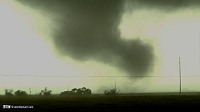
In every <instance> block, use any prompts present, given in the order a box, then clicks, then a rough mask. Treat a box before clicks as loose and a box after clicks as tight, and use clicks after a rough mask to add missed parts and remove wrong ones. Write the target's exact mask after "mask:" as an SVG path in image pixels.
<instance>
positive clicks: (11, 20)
mask: <svg viewBox="0 0 200 112" xmlns="http://www.w3.org/2000/svg"><path fill="white" fill-rule="evenodd" d="M199 5H200V2H199V1H198V0H171V1H170V0H162V1H160V0H151V1H148V0H84V1H82V0H76V1H74V0H56V1H55V0H42V1H41V0H1V1H0V52H1V55H0V77H1V78H0V80H1V81H0V85H1V86H0V93H1V94H3V93H4V89H14V91H15V90H18V89H21V90H25V91H27V92H28V91H29V90H31V91H32V93H36V94H37V93H39V92H40V90H42V89H44V88H45V87H48V89H51V90H52V91H53V93H55V94H57V93H60V92H62V91H65V90H70V89H72V88H75V87H76V88H80V87H83V86H84V87H87V88H90V89H91V90H92V92H93V93H103V91H104V90H106V89H110V88H113V87H114V84H115V83H116V84H117V88H118V89H119V91H120V92H121V93H129V92H178V91H179V57H180V60H181V61H180V62H181V75H182V90H183V91H192V92H194V91H199V90H200V88H199V87H198V85H199V82H200V69H199V67H200V32H199V30H200V14H199V13H198V12H199V11H200V8H199Z"/></svg>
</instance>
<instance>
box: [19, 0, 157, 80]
mask: <svg viewBox="0 0 200 112" xmlns="http://www.w3.org/2000/svg"><path fill="white" fill-rule="evenodd" d="M19 1H20V2H22V3H24V4H27V5H30V6H31V7H33V8H36V9H38V10H43V11H46V12H47V13H49V14H51V13H54V14H57V15H58V17H55V18H54V21H55V23H56V24H57V25H58V26H57V28H56V29H55V31H54V32H53V38H54V42H55V45H56V46H57V48H58V49H59V50H60V51H61V53H63V54H64V55H68V56H71V57H73V58H74V59H77V60H80V61H85V60H89V59H93V60H97V61H101V62H104V63H105V64H109V65H111V66H115V67H117V68H118V69H120V70H124V71H125V72H127V73H128V74H129V75H132V76H136V75H146V74H147V73H148V72H149V70H151V68H152V66H150V65H151V64H152V63H153V59H154V55H153V48H152V47H151V45H149V44H144V43H143V42H142V41H141V40H128V41H127V40H123V39H121V38H120V31H119V30H118V25H119V24H120V21H121V16H122V14H123V6H124V5H123V4H124V3H123V2H124V1H120V0H27V1H26V0H19Z"/></svg>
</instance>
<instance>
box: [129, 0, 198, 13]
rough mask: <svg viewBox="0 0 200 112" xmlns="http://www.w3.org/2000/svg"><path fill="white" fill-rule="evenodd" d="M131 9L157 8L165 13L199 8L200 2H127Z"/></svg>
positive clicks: (182, 0)
mask: <svg viewBox="0 0 200 112" xmlns="http://www.w3.org/2000/svg"><path fill="white" fill-rule="evenodd" d="M126 1H127V3H128V5H129V8H130V9H134V8H136V7H142V8H146V9H148V8H155V9H159V10H163V11H174V10H176V9H179V8H188V7H198V6H199V5H200V0H126Z"/></svg>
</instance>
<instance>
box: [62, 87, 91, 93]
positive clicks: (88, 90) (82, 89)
mask: <svg viewBox="0 0 200 112" xmlns="http://www.w3.org/2000/svg"><path fill="white" fill-rule="evenodd" d="M91 94H92V91H91V90H90V89H87V88H86V87H82V88H78V89H77V88H73V89H72V90H71V91H64V92H61V93H60V95H91Z"/></svg>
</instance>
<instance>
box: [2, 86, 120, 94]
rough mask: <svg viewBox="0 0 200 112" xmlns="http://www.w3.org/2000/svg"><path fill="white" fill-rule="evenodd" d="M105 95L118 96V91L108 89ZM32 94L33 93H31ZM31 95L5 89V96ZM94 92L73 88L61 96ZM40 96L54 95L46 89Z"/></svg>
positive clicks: (84, 88)
mask: <svg viewBox="0 0 200 112" xmlns="http://www.w3.org/2000/svg"><path fill="white" fill-rule="evenodd" d="M103 92H104V94H105V95H117V94H118V91H117V89H116V88H113V89H108V90H104V91H103ZM30 94H31V91H30ZM30 94H27V92H26V91H23V90H17V91H15V92H14V91H13V89H5V96H28V95H30ZM91 94H92V91H91V89H89V88H86V87H82V88H73V89H71V90H67V91H63V92H61V93H60V94H59V95H61V96H66V95H91ZM37 95H38V96H50V95H52V91H51V90H48V89H47V87H45V89H43V90H41V92H40V93H39V94H37Z"/></svg>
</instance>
